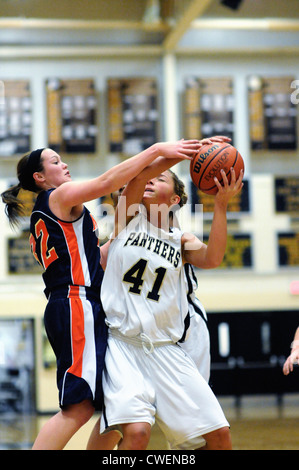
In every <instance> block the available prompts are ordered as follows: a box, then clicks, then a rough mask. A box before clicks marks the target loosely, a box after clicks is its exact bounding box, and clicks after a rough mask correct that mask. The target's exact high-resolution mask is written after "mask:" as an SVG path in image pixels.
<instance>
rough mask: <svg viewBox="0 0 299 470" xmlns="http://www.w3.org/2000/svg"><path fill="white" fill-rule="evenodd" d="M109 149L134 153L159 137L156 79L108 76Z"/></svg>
mask: <svg viewBox="0 0 299 470" xmlns="http://www.w3.org/2000/svg"><path fill="white" fill-rule="evenodd" d="M108 123H109V151H110V152H112V153H124V154H129V155H133V154H136V153H139V152H141V151H142V150H144V149H146V148H147V147H149V146H151V145H152V144H154V143H155V142H157V141H158V140H159V139H158V123H159V119H158V91H157V82H156V80H155V79H153V78H112V79H108Z"/></svg>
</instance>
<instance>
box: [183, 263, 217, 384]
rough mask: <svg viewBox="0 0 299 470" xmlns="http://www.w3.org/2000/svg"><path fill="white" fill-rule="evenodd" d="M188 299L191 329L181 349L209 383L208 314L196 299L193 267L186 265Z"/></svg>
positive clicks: (195, 280)
mask: <svg viewBox="0 0 299 470" xmlns="http://www.w3.org/2000/svg"><path fill="white" fill-rule="evenodd" d="M184 271H185V276H186V289H187V299H188V305H189V315H190V327H189V330H188V336H187V337H186V341H185V342H184V343H181V347H182V348H183V349H184V351H185V352H187V353H188V354H189V356H191V358H192V359H193V361H194V362H195V365H196V366H197V368H198V370H199V372H200V374H201V375H202V376H203V378H204V379H205V380H206V381H207V382H208V381H209V378H210V367H211V356H210V335H209V330H208V327H207V321H208V318H207V313H206V311H205V308H204V306H203V305H202V303H201V302H200V301H199V300H198V298H197V297H196V290H197V287H198V286H197V279H196V276H195V273H194V269H193V266H191V265H190V264H187V263H186V264H185V265H184Z"/></svg>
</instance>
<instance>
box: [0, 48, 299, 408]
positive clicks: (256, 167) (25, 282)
mask: <svg viewBox="0 0 299 470" xmlns="http://www.w3.org/2000/svg"><path fill="white" fill-rule="evenodd" d="M252 74H257V75H262V76H274V77H277V76H289V75H291V76H295V77H299V65H298V58H297V57H295V56H294V57H292V56H290V55H288V56H286V57H274V56H269V57H267V56H266V55H264V56H259V57H257V58H253V57H251V56H242V55H239V56H236V55H234V56H229V57H222V56H221V55H218V56H213V57H211V58H209V57H208V56H207V55H205V56H204V58H200V57H198V56H196V55H187V56H185V57H184V56H181V55H178V56H177V57H173V56H171V57H165V58H163V59H161V58H159V57H153V58H150V57H146V58H141V57H135V58H132V57H128V58H124V57H122V58H111V59H109V58H107V57H105V58H100V57H97V58H96V59H94V58H86V59H84V60H83V59H82V60H68V59H66V60H54V59H51V60H42V59H40V60H38V59H37V60H33V59H28V60H22V59H18V60H5V61H3V62H2V63H1V66H0V79H1V80H9V79H14V80H15V79H28V80H29V81H30V85H31V93H32V105H33V111H32V115H33V123H32V125H33V132H32V145H31V146H32V148H38V147H43V146H46V145H47V122H46V96H45V88H44V83H45V80H46V79H48V78H50V77H60V78H93V79H94V81H95V86H96V92H97V97H98V103H99V105H98V126H99V134H98V146H97V151H96V153H95V154H91V155H88V156H84V157H83V156H76V155H73V156H67V155H65V156H64V160H65V161H66V162H67V163H68V165H69V168H70V171H71V174H72V177H73V179H82V178H85V177H86V178H90V177H92V176H94V175H96V174H99V173H101V172H103V171H105V170H106V169H108V168H110V167H111V166H113V165H114V164H116V163H118V162H119V161H120V160H121V158H122V157H121V156H118V155H115V154H109V152H108V151H107V149H108V142H107V87H106V83H107V82H106V80H107V79H108V78H112V77H125V78H128V77H154V78H156V79H157V81H158V87H159V107H160V133H161V134H160V136H159V138H160V140H166V139H177V138H181V137H184V120H183V96H184V83H185V80H186V78H187V77H190V76H197V77H231V78H232V80H233V85H234V97H235V112H234V126H235V141H234V145H235V146H236V147H237V148H238V149H239V151H240V153H241V154H242V156H243V158H244V160H245V166H246V172H245V178H246V180H247V181H248V183H249V202H250V204H249V206H250V208H249V211H247V212H244V213H240V214H238V215H237V216H232V217H229V221H228V227H229V233H230V232H234V233H235V232H237V233H239V234H248V233H250V235H251V256H252V266H250V267H235V266H232V267H224V268H220V269H217V270H213V271H207V272H206V271H204V272H203V271H201V272H199V271H198V272H197V276H198V281H199V288H198V296H199V297H200V299H201V301H202V302H203V303H204V305H205V307H206V309H207V311H208V313H209V312H211V313H212V312H213V313H216V312H248V311H268V310H275V311H280V310H281V311H282V312H283V311H288V310H299V296H298V292H297V293H292V291H291V289H292V287H293V286H294V285H295V284H294V283H295V282H299V261H298V260H297V265H296V264H295V265H293V266H289V267H288V266H284V267H282V266H279V260H278V245H277V234H278V232H290V231H297V232H298V231H299V213H297V215H295V216H294V215H293V214H289V213H278V212H277V211H276V209H275V178H276V177H278V176H290V175H294V174H296V176H299V152H298V150H297V151H296V152H295V151H292V152H291V151H290V152H277V151H276V152H274V151H272V152H271V151H259V152H258V153H254V152H252V151H251V149H250V141H249V122H248V98H247V89H246V80H247V77H248V76H249V75H252ZM17 161H18V157H14V156H13V157H1V158H0V191H3V190H4V189H6V187H7V184H8V182H13V180H14V178H15V167H16V163H17ZM176 169H177V171H178V172H179V173H180V175H181V177H182V178H183V179H184V181H185V182H186V184H188V181H189V179H188V178H189V177H188V165H186V164H185V163H183V164H181V165H178V166H177V168H176ZM88 207H89V208H90V209H91V210H92V211H93V212H95V214H96V215H97V214H98V207H97V203H96V202H93V203H89V204H88ZM189 222H190V221H189ZM99 223H101V220H99ZM209 224H210V218H209V217H207V218H206V217H204V227H203V231H204V232H208V230H209ZM191 225H192V223H191ZM184 227H185V228H186V229H189V227H186V226H185V224H184ZM190 228H191V229H192V227H190ZM14 236H16V237H18V236H19V232H13V231H12V230H11V228H10V227H9V224H8V222H7V219H6V217H5V214H4V207H3V205H2V203H1V206H0V259H1V263H0V319H1V318H3V319H7V318H9V319H10V318H11V319H14V318H30V319H34V320H35V322H34V331H35V363H36V364H35V366H36V367H35V377H36V408H37V410H38V411H40V412H47V411H52V410H54V409H56V408H57V392H56V384H55V368H51V367H45V348H46V346H45V341H44V336H43V325H42V317H43V310H44V307H45V298H44V295H43V293H42V290H43V283H42V280H41V278H40V275H23V274H22V275H20V274H19V275H13V274H9V273H8V255H7V243H8V238H11V237H14ZM297 249H298V247H297ZM28 250H29V246H28ZM292 335H293V331H292V332H290V337H291V336H292Z"/></svg>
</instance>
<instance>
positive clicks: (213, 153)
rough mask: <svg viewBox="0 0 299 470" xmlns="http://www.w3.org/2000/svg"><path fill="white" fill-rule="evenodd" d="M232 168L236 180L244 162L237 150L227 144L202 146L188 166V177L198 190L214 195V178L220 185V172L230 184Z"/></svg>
mask: <svg viewBox="0 0 299 470" xmlns="http://www.w3.org/2000/svg"><path fill="white" fill-rule="evenodd" d="M232 167H233V168H234V170H235V174H236V179H238V177H239V175H240V171H241V170H243V171H244V161H243V158H242V157H241V155H240V154H239V152H238V150H237V149H236V148H235V147H233V146H232V145H230V144H228V143H213V144H209V145H204V146H203V147H202V148H201V149H200V151H199V153H198V154H197V155H196V156H195V157H194V159H193V160H192V162H191V164H190V176H191V179H192V181H193V183H194V184H195V186H197V188H198V189H200V190H201V191H202V192H204V193H206V194H216V193H217V191H218V187H217V186H216V184H215V181H214V178H215V176H216V177H217V179H218V180H219V182H220V183H222V176H221V170H222V169H223V170H224V171H225V174H226V177H227V179H228V182H229V183H230V178H231V173H230V169H231V168H232Z"/></svg>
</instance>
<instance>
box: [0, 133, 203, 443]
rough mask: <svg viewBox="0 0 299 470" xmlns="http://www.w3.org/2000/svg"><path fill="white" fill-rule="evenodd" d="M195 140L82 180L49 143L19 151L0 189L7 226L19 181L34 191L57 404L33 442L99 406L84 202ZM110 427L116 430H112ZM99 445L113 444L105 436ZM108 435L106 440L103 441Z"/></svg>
mask: <svg viewBox="0 0 299 470" xmlns="http://www.w3.org/2000/svg"><path fill="white" fill-rule="evenodd" d="M199 148H200V143H199V141H196V140H192V141H184V140H180V141H178V142H174V143H157V144H154V145H153V146H151V147H149V148H148V149H146V150H144V151H143V152H141V153H140V154H138V155H136V156H134V157H132V158H130V159H127V160H126V161H124V162H122V163H120V164H119V165H116V166H115V167H113V168H112V169H110V170H108V171H107V172H106V173H104V174H102V175H100V176H98V177H96V178H93V179H91V180H89V181H86V182H79V183H75V182H72V181H71V175H70V173H69V171H68V166H67V164H65V163H64V162H63V161H62V160H61V157H60V156H59V155H58V154H57V153H56V152H55V151H53V150H51V149H49V148H44V149H37V150H34V151H32V152H31V153H30V154H28V155H25V156H24V157H22V158H21V160H20V161H19V163H18V166H17V176H18V179H19V183H18V184H17V185H16V186H14V187H12V188H10V189H8V190H7V191H5V192H4V193H2V195H1V196H2V200H3V202H4V203H5V204H6V214H7V215H8V217H9V220H10V222H11V224H12V225H14V224H17V222H18V218H19V216H21V215H22V206H21V203H20V201H19V199H18V193H19V191H20V189H21V188H23V189H25V190H29V191H32V192H35V193H37V194H38V196H37V200H36V203H35V206H34V208H33V211H32V215H31V222H30V240H29V241H30V245H31V249H32V253H33V255H34V257H35V258H36V260H37V261H38V262H39V263H40V264H41V266H42V267H43V268H44V274H43V279H44V282H45V293H46V296H47V298H48V303H47V307H46V310H45V316H44V319H45V327H46V331H47V334H48V337H49V340H50V343H51V345H52V347H53V350H54V352H55V355H56V358H57V385H58V389H59V403H60V407H61V410H60V411H59V412H58V413H57V414H56V415H55V416H53V417H52V418H51V419H50V420H49V421H48V422H47V423H46V425H45V426H44V427H43V428H42V430H41V431H40V433H39V435H38V436H37V439H36V441H35V443H34V446H33V449H63V448H64V447H65V445H66V444H67V442H68V441H69V439H70V438H71V437H72V436H73V434H74V433H75V432H76V431H77V430H78V429H79V428H80V427H81V426H82V425H83V424H85V423H86V422H87V421H88V420H89V419H90V417H91V416H92V415H93V413H94V410H95V409H101V406H102V369H103V365H104V355H105V351H106V343H107V329H106V325H105V318H104V314H103V311H102V309H101V304H100V299H99V290H100V286H101V282H102V276H103V270H102V267H101V264H100V263H101V253H100V247H99V241H98V237H97V225H96V222H95V220H94V218H93V217H92V215H91V214H90V212H89V211H88V210H87V208H86V207H85V206H84V205H83V204H84V203H85V202H87V201H90V200H92V199H97V198H99V197H101V196H103V195H106V194H109V193H111V192H113V191H115V190H116V189H118V188H119V187H121V186H122V185H123V184H125V183H126V182H127V181H130V180H131V179H132V178H134V177H135V176H136V175H137V174H139V173H140V172H141V171H142V170H143V169H144V168H146V167H147V166H148V165H149V164H151V163H152V162H153V161H154V160H155V159H157V158H158V157H159V159H161V158H162V159H164V158H165V159H168V158H171V159H180V160H181V159H191V156H192V155H193V154H194V153H195V152H197V151H198V150H199ZM115 434H116V433H115ZM107 439H108V443H106V444H105V443H104V444H103V448H105V447H106V448H113V446H114V445H113V442H117V441H118V439H119V437H118V435H116V440H115V436H113V435H112V438H111V439H110V438H109V435H108V438H107ZM109 439H110V440H109Z"/></svg>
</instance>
